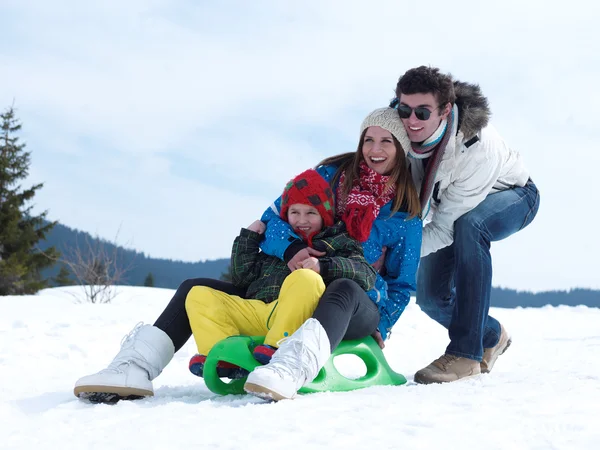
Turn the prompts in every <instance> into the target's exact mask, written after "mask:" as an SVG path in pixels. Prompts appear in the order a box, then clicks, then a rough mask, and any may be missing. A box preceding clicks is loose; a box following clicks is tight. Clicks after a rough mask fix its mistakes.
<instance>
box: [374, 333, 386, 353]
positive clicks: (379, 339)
mask: <svg viewBox="0 0 600 450" xmlns="http://www.w3.org/2000/svg"><path fill="white" fill-rule="evenodd" d="M371 336H373V339H375V342H377V345H379V348H380V349H382V350H383V349H384V348H385V342H383V338H382V337H381V333H380V332H379V330H375V332H374V333H373V334H372V335H371Z"/></svg>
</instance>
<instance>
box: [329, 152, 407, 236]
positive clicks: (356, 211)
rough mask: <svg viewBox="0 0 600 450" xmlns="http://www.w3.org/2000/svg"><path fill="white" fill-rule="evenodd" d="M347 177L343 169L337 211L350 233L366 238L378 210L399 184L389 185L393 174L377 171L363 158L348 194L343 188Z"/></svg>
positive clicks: (390, 198)
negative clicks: (381, 173)
mask: <svg viewBox="0 0 600 450" xmlns="http://www.w3.org/2000/svg"><path fill="white" fill-rule="evenodd" d="M345 179H346V174H345V172H342V174H341V176H340V182H339V184H338V189H337V198H338V204H337V209H336V213H337V215H338V216H339V217H341V218H342V220H343V221H344V223H345V224H346V228H347V230H348V233H349V234H350V236H352V237H353V238H354V239H356V240H358V241H359V242H365V241H366V240H367V239H368V237H369V234H370V233H371V228H372V227H373V222H375V219H376V218H377V216H378V215H379V210H380V209H381V207H382V206H383V205H385V204H386V203H388V202H389V201H390V200H392V199H393V198H394V196H395V195H396V186H395V185H391V186H387V183H388V182H389V180H390V177H389V176H384V175H380V174H378V173H377V172H375V171H374V170H373V169H370V168H369V166H367V163H365V162H364V161H362V162H361V163H360V166H359V179H358V180H355V181H354V184H353V185H352V189H350V192H349V193H348V196H347V197H346V198H344V196H343V194H342V192H341V188H342V186H343V185H344V180H345Z"/></svg>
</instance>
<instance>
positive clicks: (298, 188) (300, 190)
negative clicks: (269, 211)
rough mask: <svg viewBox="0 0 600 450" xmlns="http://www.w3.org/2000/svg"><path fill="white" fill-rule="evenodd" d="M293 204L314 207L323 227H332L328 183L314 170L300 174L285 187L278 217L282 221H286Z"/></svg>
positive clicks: (331, 197) (332, 220) (332, 213)
mask: <svg viewBox="0 0 600 450" xmlns="http://www.w3.org/2000/svg"><path fill="white" fill-rule="evenodd" d="M295 203H301V204H303V205H309V206H314V207H315V208H317V211H319V214H320V215H321V217H322V218H323V225H324V226H326V227H330V226H332V225H333V222H334V212H335V210H334V207H333V192H332V191H331V186H329V183H327V181H325V179H324V178H323V177H322V176H321V175H319V172H317V171H316V170H315V169H308V170H306V171H304V172H302V173H301V174H300V175H298V176H296V177H295V178H294V179H293V180H291V181H290V182H289V183H288V184H287V185H286V186H285V189H284V190H283V195H282V196H281V213H280V216H281V218H282V219H283V220H286V221H287V211H288V209H289V207H290V205H293V204H295Z"/></svg>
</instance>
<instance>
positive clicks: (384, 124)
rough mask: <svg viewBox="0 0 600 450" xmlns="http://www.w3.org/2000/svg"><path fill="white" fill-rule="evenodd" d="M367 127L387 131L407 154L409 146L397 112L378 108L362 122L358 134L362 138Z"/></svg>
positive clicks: (391, 109)
mask: <svg viewBox="0 0 600 450" xmlns="http://www.w3.org/2000/svg"><path fill="white" fill-rule="evenodd" d="M369 127H381V128H383V129H384V130H387V131H389V132H390V133H392V135H393V136H394V137H395V138H396V139H398V142H400V145H401V146H402V149H403V150H404V153H405V154H406V153H408V151H409V150H410V147H411V144H410V139H409V138H408V134H406V130H405V129H404V125H402V121H401V120H400V116H398V111H396V110H395V109H393V108H379V109H376V110H375V111H373V112H372V113H370V114H369V115H368V116H367V117H365V120H363V123H362V125H361V126H360V134H361V136H362V133H363V131H365V130H366V129H367V128H369Z"/></svg>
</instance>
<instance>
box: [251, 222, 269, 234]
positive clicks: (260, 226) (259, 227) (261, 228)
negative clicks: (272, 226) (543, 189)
mask: <svg viewBox="0 0 600 450" xmlns="http://www.w3.org/2000/svg"><path fill="white" fill-rule="evenodd" d="M266 229H267V226H266V225H265V224H264V223H262V222H261V221H260V220H255V221H254V222H252V223H251V224H250V225H249V226H248V230H250V231H254V232H256V233H258V234H263V233H264V232H265V230H266Z"/></svg>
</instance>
